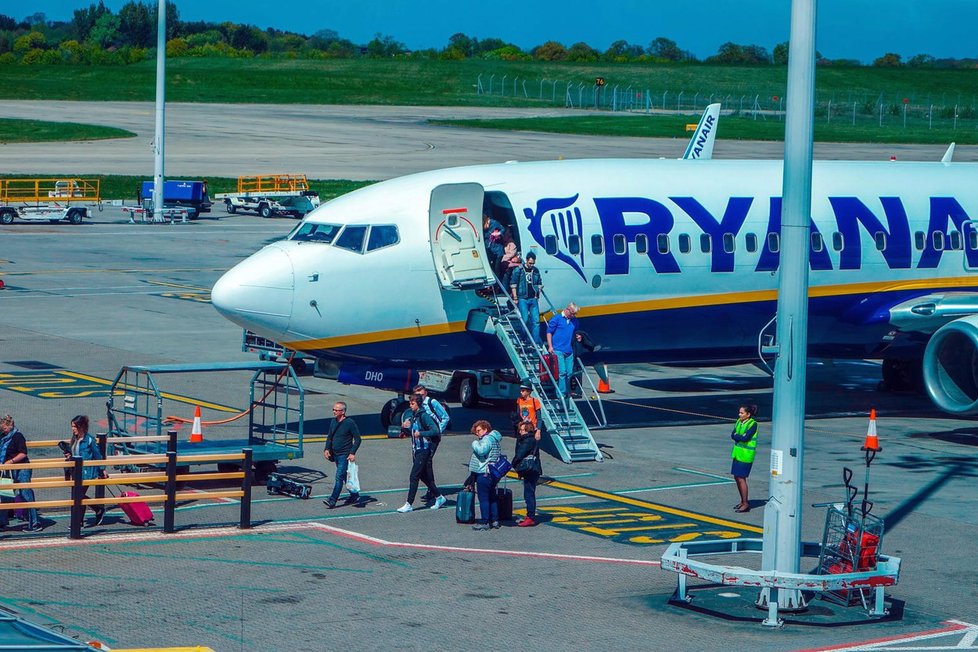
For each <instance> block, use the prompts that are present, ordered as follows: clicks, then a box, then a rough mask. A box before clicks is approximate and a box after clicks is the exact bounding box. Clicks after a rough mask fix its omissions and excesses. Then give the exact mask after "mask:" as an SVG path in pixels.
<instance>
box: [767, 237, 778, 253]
mask: <svg viewBox="0 0 978 652" xmlns="http://www.w3.org/2000/svg"><path fill="white" fill-rule="evenodd" d="M767 248H768V251H770V252H771V253H772V254H776V253H778V251H779V250H780V249H781V237H780V236H779V235H778V234H777V233H768V234H767Z"/></svg>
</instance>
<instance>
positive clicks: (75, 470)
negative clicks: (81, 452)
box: [68, 457, 85, 539]
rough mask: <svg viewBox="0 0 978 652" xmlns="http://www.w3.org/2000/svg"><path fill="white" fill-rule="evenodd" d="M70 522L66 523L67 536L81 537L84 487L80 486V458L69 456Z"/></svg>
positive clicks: (72, 537) (83, 514)
mask: <svg viewBox="0 0 978 652" xmlns="http://www.w3.org/2000/svg"><path fill="white" fill-rule="evenodd" d="M71 463H72V465H73V466H72V468H71V480H72V485H71V523H70V524H69V525H68V538H69V539H81V538H82V535H81V526H82V519H83V518H84V517H85V506H84V505H82V499H83V498H84V497H85V487H83V486H82V482H83V481H82V468H83V467H82V458H80V457H72V458H71Z"/></svg>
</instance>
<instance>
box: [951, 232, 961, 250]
mask: <svg viewBox="0 0 978 652" xmlns="http://www.w3.org/2000/svg"><path fill="white" fill-rule="evenodd" d="M951 249H953V250H955V251H960V250H961V232H960V231H951Z"/></svg>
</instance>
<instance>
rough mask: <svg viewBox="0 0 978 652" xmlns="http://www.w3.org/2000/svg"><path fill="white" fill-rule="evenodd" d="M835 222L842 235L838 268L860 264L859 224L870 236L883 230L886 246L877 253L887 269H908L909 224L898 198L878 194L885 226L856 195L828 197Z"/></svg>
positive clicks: (858, 266)
mask: <svg viewBox="0 0 978 652" xmlns="http://www.w3.org/2000/svg"><path fill="white" fill-rule="evenodd" d="M829 203H830V204H832V210H833V211H834V212H835V222H836V224H837V225H838V227H839V233H841V234H842V242H843V247H842V251H841V252H839V269H859V268H860V267H861V266H862V245H861V242H860V238H859V225H862V226H863V228H864V229H866V232H867V233H869V235H870V237H874V238H875V237H876V234H877V233H883V234H885V237H886V246H885V247H884V248H883V250H882V251H880V253H881V254H882V255H883V259H884V260H885V261H886V264H887V266H888V267H889V268H890V269H909V268H910V223H909V221H908V220H907V211H906V210H905V209H904V208H903V203H902V202H901V201H900V199H899V198H898V197H880V203H881V204H882V205H883V212H884V213H885V214H886V220H887V223H888V226H889V228H886V227H884V226H883V223H882V222H881V221H880V219H879V218H878V217H877V216H876V215H875V214H874V213H873V211H871V210H870V209H869V207H867V206H866V204H864V203H863V202H862V201H861V200H859V199H858V198H856V197H829Z"/></svg>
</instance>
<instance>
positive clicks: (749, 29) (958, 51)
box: [0, 0, 978, 63]
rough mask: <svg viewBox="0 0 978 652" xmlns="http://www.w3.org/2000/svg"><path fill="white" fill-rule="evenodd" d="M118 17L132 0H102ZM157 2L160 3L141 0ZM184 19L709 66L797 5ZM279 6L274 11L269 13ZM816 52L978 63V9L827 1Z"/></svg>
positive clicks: (296, 7) (56, 13) (200, 15)
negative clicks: (622, 46) (618, 44)
mask: <svg viewBox="0 0 978 652" xmlns="http://www.w3.org/2000/svg"><path fill="white" fill-rule="evenodd" d="M104 1H105V4H106V6H108V7H110V8H111V9H113V10H118V8H119V7H121V6H122V5H123V4H124V3H125V0H104ZM91 2H92V0H27V2H24V1H23V0H0V13H5V14H7V15H9V16H13V17H14V18H17V19H21V18H24V17H25V16H27V15H29V14H33V13H34V12H38V11H40V12H44V13H45V14H46V15H47V17H48V19H49V20H69V19H70V18H71V15H72V12H73V10H74V9H78V8H81V7H87V6H88V5H89V4H91ZM144 2H151V3H152V4H154V5H155V4H156V2H155V0H144ZM176 4H177V7H178V9H179V10H180V17H181V18H182V19H184V20H210V21H221V20H231V21H233V22H237V23H248V24H253V25H257V26H259V27H262V28H264V27H276V28H279V29H286V30H292V31H296V32H300V33H304V34H312V33H314V32H316V31H318V30H320V29H332V30H335V31H337V32H339V34H340V36H342V37H344V38H348V39H350V40H351V41H353V42H355V43H366V42H367V41H369V40H370V39H371V38H373V36H374V34H376V33H381V34H384V35H390V36H393V37H394V38H395V39H396V40H398V41H400V42H402V43H404V44H405V45H407V46H408V47H409V48H413V49H421V48H427V47H435V48H442V47H444V46H445V45H446V44H447V42H448V38H449V37H450V36H451V35H452V34H454V33H456V32H463V33H465V34H468V35H470V36H476V37H478V38H487V37H498V38H501V39H503V40H505V41H509V42H512V43H515V44H516V45H519V46H520V47H522V48H530V47H533V46H534V45H539V44H540V43H543V42H544V41H547V40H556V41H560V42H562V43H564V44H565V45H572V44H573V43H576V42H578V41H584V42H585V43H588V44H589V45H591V46H592V47H594V48H597V49H599V50H604V49H606V48H607V47H608V45H610V44H611V43H612V42H613V41H616V40H619V39H624V40H626V41H628V42H629V43H635V44H639V45H643V46H644V45H648V43H649V42H650V41H651V40H653V39H654V38H656V37H658V36H665V37H667V38H671V39H672V40H674V41H676V43H677V44H678V45H679V46H680V47H681V48H682V49H684V50H689V51H691V52H693V54H695V55H696V56H698V57H700V58H704V57H707V56H709V55H711V54H714V53H715V52H716V51H717V48H718V47H719V46H720V44H722V43H725V42H727V41H733V42H734V43H739V44H742V45H748V44H757V45H760V46H763V47H765V48H767V49H768V51H771V50H772V49H773V48H774V46H775V45H776V44H778V43H780V42H782V41H785V40H787V38H788V21H789V9H790V4H791V2H790V0H700V1H699V2H695V3H685V2H666V1H664V0H607V1H605V2H600V1H599V0H561V1H559V2H557V1H554V0H496V1H495V2H485V1H482V2H471V1H469V0H455V1H454V2H452V1H449V0H347V1H346V2H335V1H333V0H285V1H283V2H278V3H269V2H268V0H196V1H194V0H176ZM269 6H273V7H274V10H269V9H268V7H269ZM818 12H819V15H818V36H817V43H816V44H817V48H818V50H819V51H820V52H821V53H822V54H823V55H824V56H826V57H828V58H830V59H841V58H845V59H857V60H860V61H863V62H866V63H869V62H871V61H872V60H873V59H875V58H876V57H879V56H881V55H882V54H884V53H885V52H897V53H898V54H901V55H903V57H904V58H905V59H906V58H909V57H911V56H913V55H915V54H921V53H923V54H930V55H932V56H935V57H938V58H941V57H954V58H963V57H978V39H976V38H975V31H976V26H978V0H885V1H882V2H881V1H880V0H872V1H871V0H821V1H820V2H818Z"/></svg>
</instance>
